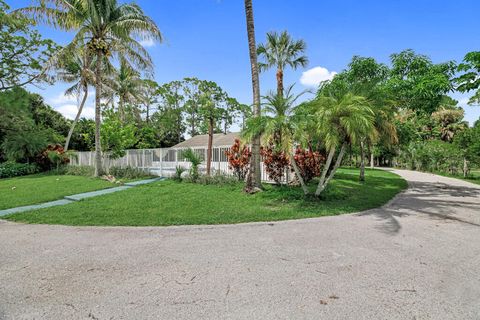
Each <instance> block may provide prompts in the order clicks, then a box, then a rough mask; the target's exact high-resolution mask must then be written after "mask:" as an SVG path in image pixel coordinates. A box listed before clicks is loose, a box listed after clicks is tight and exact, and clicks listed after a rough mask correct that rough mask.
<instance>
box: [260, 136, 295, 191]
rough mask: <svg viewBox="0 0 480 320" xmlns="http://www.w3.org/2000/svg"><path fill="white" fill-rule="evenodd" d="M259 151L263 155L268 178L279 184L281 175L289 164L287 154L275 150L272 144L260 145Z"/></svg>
mask: <svg viewBox="0 0 480 320" xmlns="http://www.w3.org/2000/svg"><path fill="white" fill-rule="evenodd" d="M260 153H261V155H262V157H263V164H264V165H265V171H266V172H267V175H268V178H269V179H270V180H273V181H275V183H277V184H280V183H281V182H282V179H283V176H284V175H285V172H286V170H287V169H288V167H289V165H290V161H288V156H287V155H286V154H285V153H284V152H281V151H276V150H275V149H274V147H273V145H269V146H267V147H262V148H261V150H260Z"/></svg>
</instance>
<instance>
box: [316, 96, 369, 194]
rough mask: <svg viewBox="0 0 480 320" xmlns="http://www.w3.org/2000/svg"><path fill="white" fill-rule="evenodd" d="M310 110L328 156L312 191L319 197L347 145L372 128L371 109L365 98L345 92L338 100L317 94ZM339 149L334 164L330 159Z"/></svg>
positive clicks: (356, 140) (366, 134)
mask: <svg viewBox="0 0 480 320" xmlns="http://www.w3.org/2000/svg"><path fill="white" fill-rule="evenodd" d="M311 107H312V113H313V112H314V114H315V115H314V118H315V122H316V123H317V130H318V133H319V135H320V137H322V138H323V140H324V145H325V147H326V149H327V152H328V157H327V160H326V163H325V167H324V169H323V172H322V175H321V177H320V181H319V183H318V186H317V190H316V191H315V195H316V196H319V195H320V194H321V193H322V191H323V190H324V189H325V187H326V186H327V185H328V183H329V182H330V180H331V179H332V178H333V176H334V175H335V173H336V171H337V169H338V168H339V167H340V164H341V163H342V159H343V156H344V154H345V149H346V147H347V145H349V144H350V145H354V144H356V143H358V141H359V139H360V138H361V137H364V136H369V135H371V132H373V131H374V112H373V111H372V109H371V106H370V104H369V103H368V100H367V99H365V98H364V97H361V96H355V95H353V94H347V95H345V96H343V97H342V98H340V99H336V98H333V97H318V98H317V99H315V100H314V101H312V102H311ZM338 148H340V150H339V152H338V155H337V159H336V161H335V164H334V165H333V167H331V166H332V161H333V158H334V156H335V153H336V152H337V149H338Z"/></svg>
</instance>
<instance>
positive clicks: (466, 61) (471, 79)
mask: <svg viewBox="0 0 480 320" xmlns="http://www.w3.org/2000/svg"><path fill="white" fill-rule="evenodd" d="M457 71H459V72H462V74H461V75H460V76H459V77H457V78H456V79H455V82H456V83H457V85H458V86H457V90H458V91H460V92H470V91H475V92H474V94H473V96H471V97H470V99H469V101H468V103H469V104H479V103H480V51H472V52H469V53H467V54H466V55H465V58H463V62H462V63H461V64H459V65H458V69H457Z"/></svg>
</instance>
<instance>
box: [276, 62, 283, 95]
mask: <svg viewBox="0 0 480 320" xmlns="http://www.w3.org/2000/svg"><path fill="white" fill-rule="evenodd" d="M277 95H278V96H279V97H283V70H282V69H277Z"/></svg>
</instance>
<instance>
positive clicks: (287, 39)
mask: <svg viewBox="0 0 480 320" xmlns="http://www.w3.org/2000/svg"><path fill="white" fill-rule="evenodd" d="M306 48H307V45H306V43H305V41H303V40H293V39H292V37H291V36H290V35H289V34H288V32H287V31H283V32H282V33H280V34H278V33H277V32H269V33H267V42H266V43H265V44H260V45H258V48H257V54H258V56H259V57H261V58H262V59H263V62H260V63H259V64H258V66H259V67H260V70H261V71H264V70H267V69H270V68H277V73H276V77H277V94H278V95H280V96H283V89H284V88H283V72H284V70H285V68H286V67H287V66H289V67H291V68H292V69H294V70H295V69H297V68H298V67H305V66H307V64H308V59H307V57H306V56H305V55H304V53H305V50H306Z"/></svg>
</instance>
